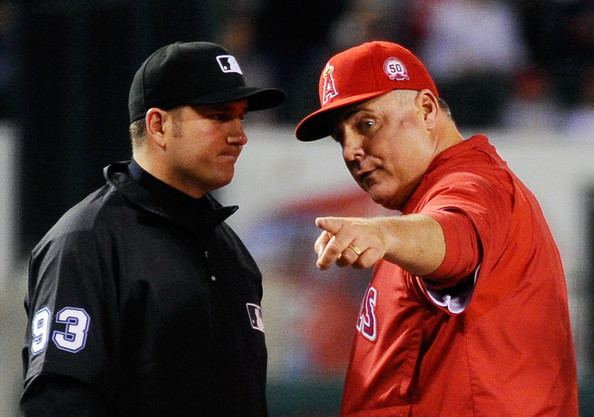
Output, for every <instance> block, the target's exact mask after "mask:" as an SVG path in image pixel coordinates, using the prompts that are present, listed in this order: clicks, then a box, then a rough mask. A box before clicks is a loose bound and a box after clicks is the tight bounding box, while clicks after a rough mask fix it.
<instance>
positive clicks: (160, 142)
mask: <svg viewBox="0 0 594 417" xmlns="http://www.w3.org/2000/svg"><path fill="white" fill-rule="evenodd" d="M168 116H169V114H168V113H167V112H166V111H165V110H161V109H159V108H157V107H151V108H150V109H148V110H147V112H146V116H145V117H144V122H145V123H146V133H147V137H148V139H149V140H150V141H152V142H153V143H154V144H155V145H157V146H158V147H160V148H163V149H164V148H165V146H166V141H165V122H166V120H167V117H168Z"/></svg>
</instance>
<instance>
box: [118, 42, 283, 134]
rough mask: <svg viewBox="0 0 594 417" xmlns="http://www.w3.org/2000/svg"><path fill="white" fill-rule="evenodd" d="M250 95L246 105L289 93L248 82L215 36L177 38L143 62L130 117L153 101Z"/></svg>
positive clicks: (164, 104) (271, 102)
mask: <svg viewBox="0 0 594 417" xmlns="http://www.w3.org/2000/svg"><path fill="white" fill-rule="evenodd" d="M241 99H247V101H248V111H253V110H263V109H268V108H271V107H275V106H277V105H279V104H280V103H282V102H283V101H284V99H285V93H284V92H283V91H282V90H279V89H276V88H259V87H249V86H246V85H245V80H244V79H243V73H242V72H241V68H240V67H239V63H238V62H237V60H236V59H235V57H234V56H233V55H231V54H230V53H229V52H228V51H226V50H225V49H224V48H223V47H222V46H220V45H217V44H214V43H211V42H176V43H173V44H170V45H166V46H163V47H161V48H159V49H157V50H156V51H155V52H153V54H152V55H151V56H149V57H148V58H147V59H146V60H145V61H144V62H143V63H142V65H141V66H140V68H139V69H138V71H136V74H135V75H134V79H133V80H132V85H131V86H130V96H129V99H128V111H129V112H130V123H132V122H134V121H136V120H138V119H141V118H143V117H144V116H145V114H146V111H147V110H148V109H150V108H151V107H159V108H162V109H170V108H173V107H176V106H180V105H189V104H219V103H227V102H229V101H235V100H241Z"/></svg>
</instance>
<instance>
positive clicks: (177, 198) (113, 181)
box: [103, 161, 239, 230]
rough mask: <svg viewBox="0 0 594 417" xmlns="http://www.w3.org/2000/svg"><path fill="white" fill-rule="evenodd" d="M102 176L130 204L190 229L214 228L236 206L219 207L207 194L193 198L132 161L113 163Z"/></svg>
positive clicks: (235, 209) (231, 212)
mask: <svg viewBox="0 0 594 417" xmlns="http://www.w3.org/2000/svg"><path fill="white" fill-rule="evenodd" d="M131 170H132V174H131ZM103 175H104V176H105V179H106V180H107V183H108V184H109V185H111V186H112V187H113V188H115V189H116V190H117V191H118V192H119V193H120V194H122V195H123V196H124V198H125V199H126V200H128V201H129V202H130V203H132V204H134V205H135V206H137V207H139V208H141V209H143V210H144V211H146V212H148V213H151V214H153V215H156V216H160V217H162V218H165V219H168V220H170V221H172V222H174V223H176V224H179V225H181V226H183V227H186V228H190V229H192V230H197V229H198V230H203V229H205V228H212V227H215V226H216V225H218V224H220V223H222V222H223V221H224V220H225V219H227V218H228V217H229V216H231V215H232V214H233V213H234V212H235V211H237V209H238V208H239V207H237V206H222V205H221V204H220V203H219V202H218V201H217V200H216V199H215V198H214V197H212V196H211V195H210V194H206V195H205V196H204V197H202V198H198V199H196V198H192V197H190V196H188V195H187V194H184V193H182V192H180V191H178V190H176V189H174V188H173V187H171V186H169V185H167V184H165V183H164V182H162V181H160V180H158V179H157V178H155V177H153V176H152V175H150V174H149V173H148V172H146V171H144V170H143V169H142V168H140V166H139V165H138V164H136V163H135V162H134V161H123V162H115V163H113V164H111V165H109V166H107V167H105V168H104V170H103Z"/></svg>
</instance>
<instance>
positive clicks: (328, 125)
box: [295, 90, 392, 142]
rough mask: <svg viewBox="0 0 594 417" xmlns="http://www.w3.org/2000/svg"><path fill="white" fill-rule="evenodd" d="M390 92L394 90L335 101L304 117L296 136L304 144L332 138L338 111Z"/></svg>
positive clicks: (297, 128)
mask: <svg viewBox="0 0 594 417" xmlns="http://www.w3.org/2000/svg"><path fill="white" fill-rule="evenodd" d="M390 91H392V90H381V91H374V92H372V93H365V94H358V95H354V96H350V97H345V98H343V99H338V100H334V101H332V102H331V103H330V104H328V105H327V106H325V107H323V108H321V109H319V110H316V111H315V112H313V113H311V114H309V115H307V116H306V117H304V118H303V120H301V121H300V122H299V124H298V125H297V127H296V128H295V136H296V137H297V139H299V140H300V141H302V142H311V141H314V140H318V139H322V138H325V137H326V136H330V134H331V133H332V130H333V129H334V128H335V127H336V126H335V124H336V116H337V115H336V113H337V111H338V110H340V109H342V108H344V107H346V106H349V105H352V104H356V103H360V102H362V101H366V100H369V99H372V98H374V97H379V96H381V95H383V94H386V93H389V92H390Z"/></svg>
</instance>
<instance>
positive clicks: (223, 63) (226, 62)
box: [217, 55, 243, 74]
mask: <svg viewBox="0 0 594 417" xmlns="http://www.w3.org/2000/svg"><path fill="white" fill-rule="evenodd" d="M217 62H218V63H219V67H221V69H222V70H223V72H225V73H228V72H235V73H237V74H243V72H241V68H239V64H238V63H237V60H236V59H235V57H234V56H232V55H219V56H217Z"/></svg>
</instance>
